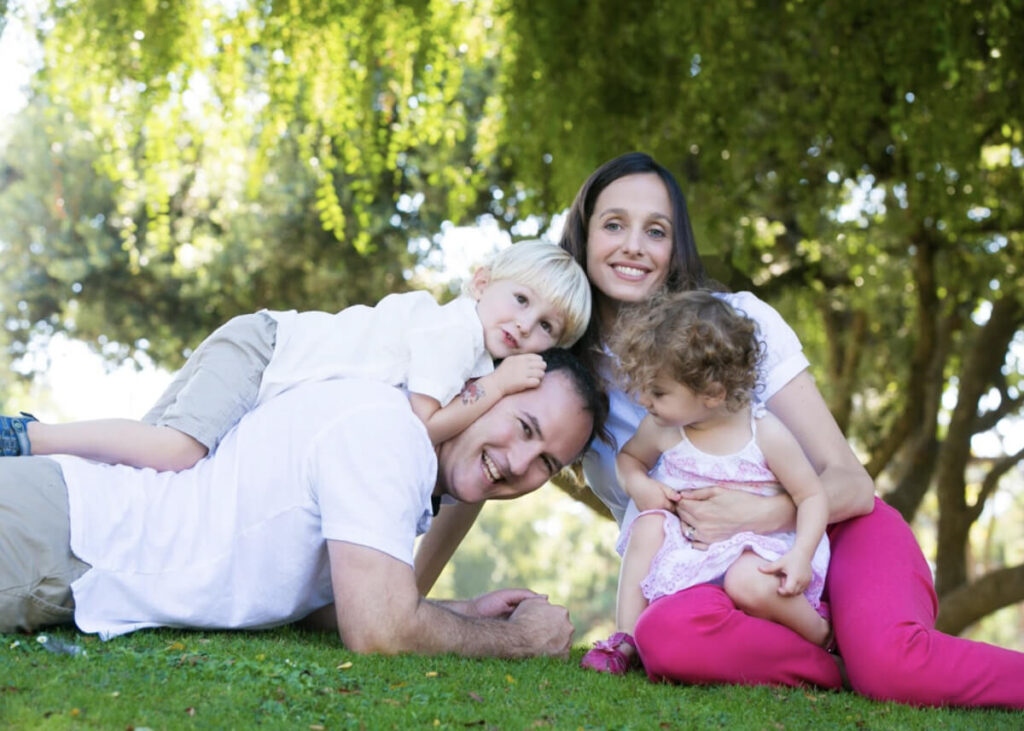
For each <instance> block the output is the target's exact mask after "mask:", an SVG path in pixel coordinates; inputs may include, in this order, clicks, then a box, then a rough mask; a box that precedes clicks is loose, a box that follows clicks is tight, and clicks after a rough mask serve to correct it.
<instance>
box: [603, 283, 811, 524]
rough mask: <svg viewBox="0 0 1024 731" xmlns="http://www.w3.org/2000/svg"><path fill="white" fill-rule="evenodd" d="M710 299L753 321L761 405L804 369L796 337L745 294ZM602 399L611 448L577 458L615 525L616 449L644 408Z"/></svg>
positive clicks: (621, 495) (621, 397)
mask: <svg viewBox="0 0 1024 731" xmlns="http://www.w3.org/2000/svg"><path fill="white" fill-rule="evenodd" d="M716 296H718V297H721V298H722V299H723V300H725V301H726V302H728V303H729V304H730V305H732V306H733V307H734V308H735V309H736V310H738V311H739V312H740V313H742V314H744V315H746V316H747V317H749V318H750V319H751V320H753V321H754V322H756V323H757V327H758V337H759V338H760V340H761V342H763V343H764V345H765V358H764V361H763V362H762V364H761V373H760V374H759V375H760V377H759V381H758V384H759V387H758V389H757V392H756V393H755V394H754V398H755V400H756V401H758V402H759V403H765V402H767V401H768V399H770V398H771V397H772V396H774V395H775V394H776V393H778V391H779V389H781V388H782V387H783V386H785V385H786V384H787V383H789V382H790V381H791V380H793V378H794V377H796V376H797V374H799V373H801V372H802V371H803V370H804V369H806V368H807V367H808V366H809V365H810V362H809V361H808V360H807V356H805V355H804V352H803V347H802V346H801V345H800V339H799V338H798V337H797V336H796V333H795V332H793V328H791V327H790V326H789V325H787V324H786V321H785V320H783V319H782V316H781V315H779V313H778V312H776V311H775V309H774V308H772V307H771V306H770V305H768V304H766V303H765V302H764V301H762V300H760V299H758V298H757V297H756V296H754V295H753V294H751V293H750V292H731V293H721V294H717V295H716ZM608 398H609V413H608V421H607V422H606V426H607V428H608V431H609V432H611V434H612V436H613V437H615V442H616V446H609V445H607V444H605V443H604V442H602V441H601V440H600V439H595V440H594V443H593V445H592V447H591V448H590V449H589V450H588V451H587V453H586V454H585V455H584V456H583V474H584V475H585V476H586V478H587V484H588V485H589V486H590V489H591V490H593V492H594V494H595V495H597V496H598V497H599V498H600V499H601V502H603V503H604V504H605V505H607V506H608V509H609V510H610V511H611V512H612V515H613V516H614V517H615V520H616V521H617V522H618V524H619V525H620V526H621V525H622V524H623V519H624V518H625V516H626V511H627V507H629V505H630V499H629V495H627V494H626V491H625V490H624V489H623V488H622V487H621V486H620V485H619V481H618V478H617V477H616V475H615V455H616V451H617V449H621V448H622V446H623V445H624V444H625V443H626V442H628V441H629V439H630V437H632V436H633V434H634V432H636V428H637V427H638V426H639V425H640V422H641V420H643V418H644V416H646V414H647V410H646V409H644V408H643V407H642V406H640V405H638V404H636V403H634V402H633V401H631V400H630V398H629V397H628V396H627V395H626V394H625V393H624V392H623V391H621V390H619V389H612V390H611V391H610V392H609V394H608Z"/></svg>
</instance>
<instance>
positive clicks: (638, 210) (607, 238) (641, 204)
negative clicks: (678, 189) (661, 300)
mask: <svg viewBox="0 0 1024 731" xmlns="http://www.w3.org/2000/svg"><path fill="white" fill-rule="evenodd" d="M672 220H673V217H672V203H671V201H670V200H669V197H668V191H667V190H666V189H665V184H664V183H662V182H661V178H659V177H658V176H657V175H656V174H654V173H638V174H636V175H627V176H625V177H622V178H619V179H618V180H616V181H615V182H613V183H611V184H610V185H609V186H608V187H606V188H605V189H604V190H602V191H601V193H600V194H599V195H598V196H597V201H596V203H595V205H594V213H593V215H591V217H590V221H589V223H588V226H587V276H588V277H590V281H591V283H593V285H594V287H595V288H596V289H597V291H598V292H599V293H600V295H601V296H600V306H601V307H602V308H603V309H604V310H605V311H609V310H610V311H612V312H613V311H614V310H615V309H616V306H617V305H618V303H620V302H640V301H642V300H645V299H647V298H648V297H649V296H650V295H651V294H652V293H653V292H654V291H655V290H657V289H658V287H660V286H661V285H662V284H664V282H665V279H666V277H668V273H669V266H670V264H671V261H672V242H673V240H674V238H673V231H672Z"/></svg>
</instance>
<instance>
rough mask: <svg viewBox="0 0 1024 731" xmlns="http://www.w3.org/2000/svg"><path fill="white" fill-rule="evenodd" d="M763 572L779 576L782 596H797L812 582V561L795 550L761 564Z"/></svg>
mask: <svg viewBox="0 0 1024 731" xmlns="http://www.w3.org/2000/svg"><path fill="white" fill-rule="evenodd" d="M758 570H759V571H760V572H761V573H762V574H775V575H777V576H778V577H779V594H780V595H781V596H797V595H798V594H802V593H803V591H804V589H806V588H807V585H808V584H810V583H811V562H810V560H808V559H806V558H804V557H803V556H800V555H798V554H796V553H794V552H793V551H790V552H789V553H787V554H786V555H784V556H782V557H781V558H780V559H779V560H777V561H772V562H771V563H769V564H766V565H764V566H759V567H758Z"/></svg>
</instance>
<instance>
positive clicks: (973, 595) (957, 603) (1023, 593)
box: [935, 566, 1024, 635]
mask: <svg viewBox="0 0 1024 731" xmlns="http://www.w3.org/2000/svg"><path fill="white" fill-rule="evenodd" d="M1020 601H1024V566H1012V567H1009V568H1003V569H998V570H997V571H992V572H990V573H987V574H985V575H984V576H982V577H981V578H980V579H978V580H977V581H972V582H970V583H968V584H962V585H961V586H959V587H957V588H956V589H955V590H953V591H951V592H949V593H948V594H946V595H945V596H944V597H942V600H941V601H940V602H939V616H938V619H937V621H936V622H935V628H936V629H938V630H940V631H942V632H947V633H949V634H953V635H956V634H960V633H961V632H962V631H963V630H964V629H965V628H966V627H967V626H968V625H970V624H973V623H974V622H976V621H978V620H979V619H981V618H982V617H984V616H985V615H986V614H991V613H992V612H994V611H996V610H997V609H1002V608H1003V607H1008V606H1010V605H1011V604H1016V603H1017V602H1020Z"/></svg>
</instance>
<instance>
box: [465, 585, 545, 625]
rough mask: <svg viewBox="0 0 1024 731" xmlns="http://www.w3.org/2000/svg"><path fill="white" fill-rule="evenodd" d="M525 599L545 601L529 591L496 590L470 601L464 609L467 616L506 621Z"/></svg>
mask: <svg viewBox="0 0 1024 731" xmlns="http://www.w3.org/2000/svg"><path fill="white" fill-rule="evenodd" d="M527 599H545V600H546V599H547V596H545V595H544V594H538V593H537V592H535V591H530V590H529V589H498V590H497V591H492V592H488V593H487V594H481V595H480V596H478V597H475V598H473V599H471V600H470V601H469V602H468V603H467V604H468V606H467V607H466V610H467V611H466V614H467V616H471V617H490V618H492V619H508V618H509V617H510V616H511V615H512V612H514V611H515V610H516V607H518V606H519V605H520V604H521V603H522V602H524V601H525V600H527Z"/></svg>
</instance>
